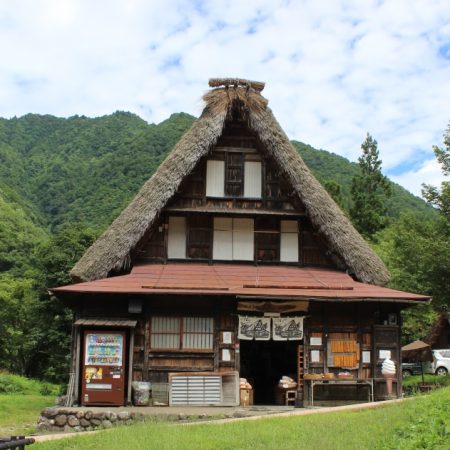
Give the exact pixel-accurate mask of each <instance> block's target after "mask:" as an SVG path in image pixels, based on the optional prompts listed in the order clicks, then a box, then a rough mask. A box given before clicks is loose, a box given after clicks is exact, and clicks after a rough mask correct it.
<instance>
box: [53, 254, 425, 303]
mask: <svg viewBox="0 0 450 450" xmlns="http://www.w3.org/2000/svg"><path fill="white" fill-rule="evenodd" d="M51 291H52V292H54V293H56V294H58V293H63V292H67V293H69V292H72V293H110V294H178V295H189V294H197V295H199V294H208V295H226V296H229V295H231V296H252V297H255V298H257V297H289V298H298V299H303V300H305V299H330V300H333V299H335V300H347V299H348V300H357V299H372V300H377V299H379V300H383V299H388V300H396V301H399V302H402V301H418V302H421V301H422V302H423V301H428V300H429V299H430V297H428V296H424V295H418V294H411V293H408V292H402V291H396V290H393V289H388V288H383V287H379V286H374V285H371V284H364V283H358V282H357V281H354V280H353V279H352V278H351V277H350V276H349V275H348V274H346V273H345V272H340V271H337V270H329V269H319V268H305V267H293V266H288V267H286V266H251V265H238V264H214V265H208V264H198V263H190V264H188V263H186V264H183V263H178V264H176V263H175V264H148V265H141V266H136V267H134V268H133V270H132V271H131V273H130V274H128V275H122V276H117V277H111V278H103V279H100V280H95V281H89V282H84V283H78V284H72V285H68V286H62V287H58V288H54V289H51Z"/></svg>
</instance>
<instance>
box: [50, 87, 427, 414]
mask: <svg viewBox="0 0 450 450" xmlns="http://www.w3.org/2000/svg"><path fill="white" fill-rule="evenodd" d="M209 84H210V87H211V90H210V91H209V92H207V93H206V94H205V95H204V97H203V99H204V101H205V104H206V105H205V108H204V110H203V112H202V114H201V117H200V118H199V119H198V120H197V121H196V122H195V123H194V124H193V125H192V127H191V128H190V129H189V130H188V131H187V132H186V133H185V134H184V136H183V137H182V138H181V139H180V141H179V142H178V143H177V144H176V145H175V147H174V148H173V149H172V151H171V152H170V153H169V155H168V156H167V158H166V159H165V161H164V162H163V163H162V164H161V166H160V167H159V168H158V170H157V171H156V172H155V173H154V174H153V176H152V177H151V178H150V179H149V180H148V181H147V182H146V183H145V184H144V185H143V186H142V188H141V190H140V191H139V192H138V194H137V195H136V197H135V198H134V199H133V200H132V202H131V203H130V204H129V205H128V206H127V207H126V208H125V209H124V211H123V212H122V213H121V214H120V215H119V217H117V219H116V220H115V221H114V222H113V223H112V224H111V226H110V227H109V228H108V229H107V230H106V231H105V233H104V234H103V235H102V236H100V237H99V238H98V239H97V241H96V242H95V243H94V244H93V245H92V246H91V247H90V248H89V249H88V250H87V251H86V253H85V254H84V255H83V257H82V258H81V259H80V260H79V261H78V262H77V264H76V265H75V267H74V268H73V269H72V271H71V275H72V277H73V280H74V283H75V284H71V285H68V286H62V287H57V288H54V289H51V291H52V293H53V294H54V295H55V296H57V297H58V298H59V299H60V300H61V301H63V302H64V303H65V304H66V305H68V306H69V307H70V308H71V309H72V310H73V312H74V322H73V344H72V358H71V364H72V368H71V371H72V372H73V376H72V383H71V389H70V395H71V396H72V397H73V404H75V405H125V404H130V402H131V400H132V390H131V383H132V381H148V382H150V383H151V388H152V392H153V397H154V399H157V401H158V403H157V404H167V405H222V406H223V405H238V404H239V403H240V402H241V403H242V404H247V405H248V404H252V403H254V404H263V405H271V404H288V405H289V404H290V405H293V404H295V405H302V404H305V405H308V404H309V405H310V404H315V402H324V403H327V402H328V403H330V402H331V403H332V402H339V401H355V402H356V401H367V400H382V399H385V398H387V397H388V394H389V392H388V385H389V384H390V383H392V384H393V389H392V395H390V396H391V397H392V396H400V395H401V370H399V368H400V364H401V355H400V336H401V319H400V312H401V310H402V309H403V308H407V307H408V306H411V305H416V304H420V303H424V302H429V301H430V298H429V297H427V296H424V295H418V294H412V293H408V292H400V291H396V290H392V289H388V288H385V287H383V286H384V285H385V284H386V283H387V282H388V280H389V273H388V271H387V269H386V267H385V266H384V264H383V262H382V261H381V260H380V258H379V257H378V256H377V255H376V254H375V253H374V252H373V251H372V250H371V248H370V247H369V245H368V244H367V243H366V241H365V240H364V239H363V238H362V237H361V236H360V235H359V234H358V232H357V231H356V230H355V228H354V227H353V226H352V224H351V223H350V221H349V219H348V218H347V217H346V216H345V215H344V214H343V213H342V211H341V210H340V209H339V207H338V206H337V205H336V204H335V202H334V201H333V200H332V199H331V197H330V196H329V195H328V193H327V192H326V191H325V189H324V188H323V187H322V186H321V184H320V183H319V182H318V181H317V180H316V179H315V178H314V176H313V175H312V174H311V172H310V170H309V169H308V168H307V167H306V165H305V163H304V162H303V160H302V159H301V157H300V156H299V154H298V153H297V151H296V150H295V149H294V147H293V146H292V144H291V143H290V141H289V139H288V137H287V136H286V134H285V133H284V132H283V130H282V129H281V127H280V125H279V124H278V122H277V121H276V119H275V117H274V116H273V114H272V111H271V110H270V109H269V108H268V101H267V100H266V99H265V98H264V97H263V96H262V94H261V91H262V90H263V88H264V83H260V82H253V81H247V80H241V79H212V80H210V82H209ZM386 360H390V361H392V362H393V365H394V366H395V368H396V370H395V369H394V371H395V374H391V375H390V377H387V376H386V373H382V364H383V362H384V361H386ZM388 378H390V379H388ZM240 379H241V381H240ZM243 379H245V380H243Z"/></svg>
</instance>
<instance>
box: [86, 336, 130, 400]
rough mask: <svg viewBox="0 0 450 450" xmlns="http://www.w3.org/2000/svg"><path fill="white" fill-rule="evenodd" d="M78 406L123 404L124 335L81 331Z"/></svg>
mask: <svg viewBox="0 0 450 450" xmlns="http://www.w3.org/2000/svg"><path fill="white" fill-rule="evenodd" d="M83 338H84V341H83V342H84V344H83V349H84V355H83V371H82V377H83V379H82V388H81V404H82V405H117V406H121V405H123V404H124V402H125V373H126V372H125V338H126V335H125V332H119V331H117V332H115V331H111V332H109V331H85V332H84V335H83Z"/></svg>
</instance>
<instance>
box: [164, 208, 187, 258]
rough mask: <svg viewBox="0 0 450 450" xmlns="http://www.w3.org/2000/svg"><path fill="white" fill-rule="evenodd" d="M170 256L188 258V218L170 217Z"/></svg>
mask: <svg viewBox="0 0 450 450" xmlns="http://www.w3.org/2000/svg"><path fill="white" fill-rule="evenodd" d="M167 257H168V258H186V219H185V218H184V217H173V216H172V217H169V235H168V240H167Z"/></svg>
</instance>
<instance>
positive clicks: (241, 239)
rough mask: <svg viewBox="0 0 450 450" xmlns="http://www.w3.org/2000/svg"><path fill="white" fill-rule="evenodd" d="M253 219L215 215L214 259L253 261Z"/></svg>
mask: <svg viewBox="0 0 450 450" xmlns="http://www.w3.org/2000/svg"><path fill="white" fill-rule="evenodd" d="M253 241H254V225H253V219H239V218H231V217H214V239H213V259H216V260H221V259H222V260H238V261H253V259H254V243H253Z"/></svg>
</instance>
